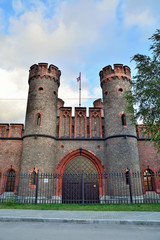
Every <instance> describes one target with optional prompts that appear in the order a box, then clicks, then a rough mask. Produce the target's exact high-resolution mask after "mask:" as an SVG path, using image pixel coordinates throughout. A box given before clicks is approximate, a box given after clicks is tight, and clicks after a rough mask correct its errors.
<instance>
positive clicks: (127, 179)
mask: <svg viewBox="0 0 160 240" xmlns="http://www.w3.org/2000/svg"><path fill="white" fill-rule="evenodd" d="M125 177H126V184H127V185H129V170H127V171H126V172H125Z"/></svg>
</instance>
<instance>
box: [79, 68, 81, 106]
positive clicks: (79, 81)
mask: <svg viewBox="0 0 160 240" xmlns="http://www.w3.org/2000/svg"><path fill="white" fill-rule="evenodd" d="M79 78H80V81H79V107H81V72H80V73H79Z"/></svg>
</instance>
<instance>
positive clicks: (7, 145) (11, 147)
mask: <svg viewBox="0 0 160 240" xmlns="http://www.w3.org/2000/svg"><path fill="white" fill-rule="evenodd" d="M21 154H22V140H0V172H1V174H3V173H7V171H9V170H10V169H11V165H12V168H13V169H14V170H15V171H16V172H19V170H20V161H21Z"/></svg>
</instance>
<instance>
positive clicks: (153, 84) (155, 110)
mask: <svg viewBox="0 0 160 240" xmlns="http://www.w3.org/2000/svg"><path fill="white" fill-rule="evenodd" d="M149 39H150V40H151V41H152V44H151V46H150V49H149V50H150V51H151V54H150V56H146V55H142V54H136V55H134V56H133V57H132V59H131V61H134V62H135V64H136V70H137V73H136V75H135V76H134V77H133V78H132V83H131V89H132V92H131V91H129V92H126V99H127V102H128V106H127V109H126V111H127V112H128V113H134V114H130V115H131V116H132V117H131V118H132V119H131V120H132V122H137V121H142V122H143V124H144V125H145V126H146V132H149V133H150V135H151V141H153V142H154V144H155V146H156V147H157V148H158V151H160V29H157V30H156V32H155V33H154V34H153V36H152V37H151V38H149ZM133 106H134V108H133ZM146 132H145V133H146Z"/></svg>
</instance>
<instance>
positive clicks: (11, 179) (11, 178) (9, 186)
mask: <svg viewBox="0 0 160 240" xmlns="http://www.w3.org/2000/svg"><path fill="white" fill-rule="evenodd" d="M15 177H16V174H15V171H14V170H13V169H11V170H10V171H9V172H8V175H7V183H6V192H14V186H15Z"/></svg>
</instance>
